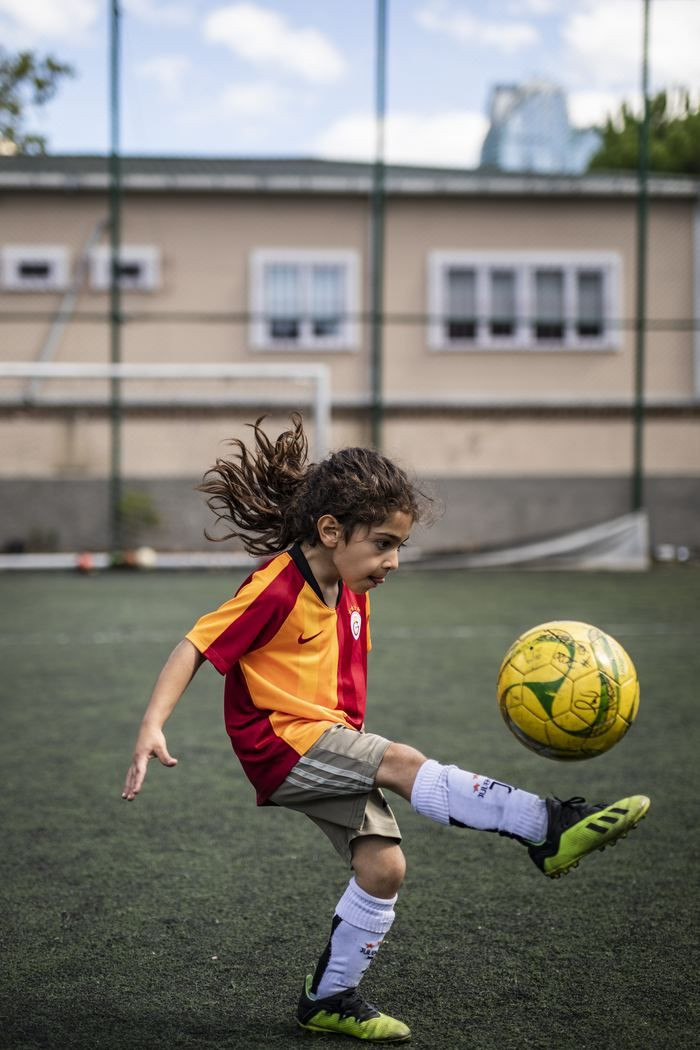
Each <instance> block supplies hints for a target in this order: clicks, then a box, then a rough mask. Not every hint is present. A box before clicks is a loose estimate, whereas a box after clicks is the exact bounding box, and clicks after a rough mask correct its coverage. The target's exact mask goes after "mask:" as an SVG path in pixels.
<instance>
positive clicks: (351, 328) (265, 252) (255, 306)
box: [249, 248, 360, 352]
mask: <svg viewBox="0 0 700 1050" xmlns="http://www.w3.org/2000/svg"><path fill="white" fill-rule="evenodd" d="M274 264H289V265H293V266H299V267H300V268H301V269H302V282H305V281H306V276H305V274H307V273H308V271H310V268H311V267H312V266H314V265H331V266H340V267H342V269H343V271H344V275H345V282H344V299H345V301H344V304H343V308H342V314H341V322H340V326H339V331H338V333H337V334H336V335H331V336H328V335H324V336H318V335H315V334H314V333H313V330H312V327H311V320H312V318H311V317H310V316H309V315H307V314H304V313H302V314H301V317H300V319H301V331H300V334H299V336H298V337H297V338H292V339H287V340H284V339H274V338H272V337H271V335H270V332H269V329H268V323H267V322H268V319H267V318H266V315H265V310H266V304H265V298H264V296H265V281H264V277H265V268H266V267H267V266H269V265H274ZM358 275H359V259H358V255H357V252H354V251H350V250H341V249H328V248H318V249H316V248H259V249H257V250H255V251H253V252H252V253H251V256H250V289H249V301H250V312H251V321H250V329H249V338H250V344H251V346H252V347H253V349H255V350H274V351H280V352H288V351H297V352H298V351H317V350H321V351H338V350H356V349H357V348H358V345H359V342H358V339H359V326H358V323H357V319H356V318H357V316H358V314H359V312H360V303H359V279H358ZM303 297H304V296H303Z"/></svg>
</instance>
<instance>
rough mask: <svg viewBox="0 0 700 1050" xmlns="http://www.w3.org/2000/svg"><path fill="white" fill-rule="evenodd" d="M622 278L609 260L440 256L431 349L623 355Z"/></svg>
mask: <svg viewBox="0 0 700 1050" xmlns="http://www.w3.org/2000/svg"><path fill="white" fill-rule="evenodd" d="M619 273H620V260H619V257H618V256H616V255H614V254H612V253H609V252H601V253H593V252H556V253H554V252H530V253H526V252H513V253H510V252H493V253H490V252H432V253H431V255H430V256H429V260H428V309H429V315H430V320H429V345H430V347H431V348H432V349H434V350H460V349H473V350H511V349H512V350H552V349H555V350H561V349H567V350H579V349H590V350H610V349H615V348H617V347H618V346H619V344H620V326H619V325H617V324H615V319H616V318H617V317H619V311H620V292H619Z"/></svg>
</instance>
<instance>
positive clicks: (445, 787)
mask: <svg viewBox="0 0 700 1050" xmlns="http://www.w3.org/2000/svg"><path fill="white" fill-rule="evenodd" d="M377 786H378V787H388V788H391V789H392V790H393V791H396V792H397V793H398V794H399V795H402V796H403V797H404V798H405V799H407V800H408V801H409V802H410V803H411V804H412V806H413V808H414V809H415V810H416V811H417V812H418V813H421V814H422V815H423V816H426V817H430V818H431V819H432V820H436V821H438V823H440V824H460V825H463V826H464V827H468V828H476V829H479V830H481V831H500V832H503V833H505V834H508V835H513V836H515V837H517V838H523V839H527V840H528V841H530V842H541V841H542V840H543V839H544V838H545V836H546V833H547V804H546V802H545V801H544V799H541V798H539V797H538V796H537V795H533V794H531V793H530V792H529V791H522V790H521V789H520V788H516V787H513V786H512V785H511V784H506V783H504V782H503V781H499V780H491V779H490V778H489V777H484V776H479V775H477V774H476V773H470V772H468V771H467V770H464V769H460V768H459V767H458V766H444V765H441V763H439V762H435V761H433V759H427V758H426V757H425V755H422V754H421V753H420V751H416V749H415V748H413V747H409V746H408V745H406V744H391V745H390V746H389V747H388V748H387V750H386V753H385V755H384V759H383V761H382V764H381V765H380V767H379V771H378V774H377Z"/></svg>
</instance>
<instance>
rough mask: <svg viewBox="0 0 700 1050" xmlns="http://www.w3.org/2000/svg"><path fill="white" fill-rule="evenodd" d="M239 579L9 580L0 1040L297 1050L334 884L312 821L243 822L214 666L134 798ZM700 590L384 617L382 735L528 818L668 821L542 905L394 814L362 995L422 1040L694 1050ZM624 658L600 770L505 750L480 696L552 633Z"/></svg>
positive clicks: (542, 899) (515, 591) (460, 835)
mask: <svg viewBox="0 0 700 1050" xmlns="http://www.w3.org/2000/svg"><path fill="white" fill-rule="evenodd" d="M240 579H241V574H238V575H233V576H228V577H226V576H223V575H215V574H180V575H176V574H173V575H170V574H160V573H153V574H134V575H130V574H128V573H124V574H120V573H111V574H104V575H97V576H94V577H88V576H79V575H75V576H73V575H63V574H60V575H28V576H21V577H13V576H5V577H3V578H1V579H0V589H1V590H2V594H3V602H2V612H1V613H0V626H1V627H2V631H1V633H0V646H1V648H2V653H3V675H2V703H1V706H0V710H1V711H2V725H3V733H2V737H1V739H0V757H1V759H2V769H3V778H4V786H5V790H4V798H3V801H4V807H3V809H4V819H3V824H4V828H5V836H4V847H3V851H2V861H1V863H2V884H1V895H2V914H3V920H2V926H3V932H2V942H3V954H4V965H3V970H4V981H3V987H2V991H1V992H0V996H1V1000H0V1001H1V1002H2V1026H1V1027H0V1046H2V1047H7V1048H12V1050H24V1048H26V1050H30V1048H32V1050H33V1048H38V1047H50V1048H66V1050H73V1048H75V1050H83V1048H86V1050H87V1048H90V1050H112V1048H117V1047H118V1048H120V1050H127V1048H132V1047H133V1048H139V1050H143V1048H149V1050H159V1048H164V1047H182V1048H199V1047H217V1048H218V1047H220V1048H234V1047H235V1048H247V1047H261V1048H267V1047H269V1048H283V1047H300V1046H303V1045H304V1043H305V1042H306V1041H307V1040H308V1039H309V1038H311V1037H308V1036H306V1035H305V1034H304V1033H301V1032H299V1031H298V1030H297V1028H296V1026H295V1023H294V1007H295V1004H296V998H297V996H298V994H299V991H300V989H301V984H302V980H303V976H304V974H305V973H307V972H308V971H309V969H310V968H311V967H312V966H313V965H314V964H315V961H316V958H317V956H318V954H319V953H320V951H321V950H322V948H323V946H324V944H325V941H326V938H327V935H328V930H329V926H330V920H331V916H332V911H333V905H334V903H335V901H336V900H337V898H338V896H339V895H340V893H341V892H342V890H343V887H344V885H345V883H346V881H347V877H348V872H347V871H345V870H344V868H343V865H342V864H341V862H340V861H339V859H338V858H337V856H336V855H335V854H334V852H333V851H332V849H331V848H330V847H329V846H328V845H327V843H326V841H325V839H324V837H323V836H322V835H320V834H319V833H318V831H317V830H316V829H315V828H314V827H313V826H312V824H311V823H310V822H309V821H307V820H305V818H303V817H301V816H299V815H297V814H292V813H286V812H281V811H278V810H274V809H263V810H257V809H256V807H255V805H254V803H253V793H252V789H251V788H250V786H249V785H248V783H247V781H246V780H245V778H244V776H243V774H242V773H241V771H240V769H239V768H238V766H237V763H236V760H235V757H234V756H233V754H232V752H231V750H230V746H229V743H228V739H227V737H226V734H225V731H224V728H223V720H222V713H221V707H222V704H221V695H222V681H221V679H220V677H219V676H218V675H217V674H216V672H214V671H213V669H211V668H209V667H205V668H202V670H201V671H200V672H199V674H198V675H197V678H196V679H195V681H194V682H193V683H192V686H191V687H190V690H189V691H188V693H187V694H186V696H185V698H184V699H183V700H182V702H181V703H180V705H179V706H178V708H177V709H176V711H175V713H174V714H173V716H172V718H171V720H170V722H169V723H168V725H167V727H166V733H167V737H168V743H169V746H170V748H171V751H172V753H173V754H175V755H176V756H177V757H178V758H179V759H180V764H179V765H178V767H176V768H174V769H164V768H162V767H160V766H159V765H158V764H157V763H155V764H154V763H151V768H150V769H149V774H148V777H147V780H146V784H145V787H144V790H143V792H142V795H141V796H140V797H139V798H138V799H137V800H136V802H134V803H132V804H126V803H124V802H123V801H122V800H121V798H120V791H121V785H122V781H123V777H124V774H125V772H126V768H127V765H128V762H129V758H130V752H131V748H132V745H133V740H134V736H135V733H136V730H137V727H138V722H139V719H140V717H141V714H142V711H143V708H144V706H145V703H146V700H147V697H148V693H149V691H150V688H151V685H152V682H153V681H154V679H155V676H156V674H157V672H158V670H159V669H160V666H161V665H162V663H163V661H164V659H165V657H166V656H167V654H168V652H169V651H170V649H171V648H172V646H173V645H174V644H175V643H176V642H177V641H178V640H179V638H180V637H181V636H182V635H183V634H184V632H185V631H186V630H187V629H188V628H189V627H190V626H191V624H192V622H193V621H194V619H195V618H196V617H197V616H198V615H199V614H200V613H201V612H204V611H206V610H207V609H209V608H211V607H213V606H214V605H216V604H218V603H219V602H220V601H223V600H224V599H225V598H227V597H228V596H229V595H230V594H231V593H232V591H233V590H235V587H236V586H237V584H238V582H240ZM699 598H700V574H699V573H698V571H697V568H696V567H695V566H684V567H669V568H663V569H656V570H654V571H652V572H651V573H648V574H639V575H636V574H635V575H627V574H619V575H618V574H615V575H605V574H592V575H588V574H568V573H561V574H556V573H553V574H547V573H522V574H511V573H465V572H456V573H449V574H433V573H430V574H428V573H422V572H406V573H400V574H398V575H397V576H396V577H395V578H394V579H392V580H391V582H390V583H389V584H388V585H387V586H386V587H385V588H383V590H382V593H381V594H379V595H377V597H376V600H375V601H374V602H373V607H372V636H373V643H374V649H373V653H372V655H371V658H370V659H371V667H370V699H369V705H368V711H369V717H368V727H369V728H370V729H371V730H374V731H376V732H380V733H383V734H385V735H388V736H390V737H392V738H394V739H401V740H404V741H406V742H407V743H411V744H413V745H414V746H417V747H418V748H420V749H421V750H422V751H424V752H425V753H426V754H429V755H431V756H433V757H435V758H438V759H440V760H443V761H454V762H457V763H459V764H461V765H464V766H465V767H466V768H470V769H473V770H475V771H477V772H482V773H486V774H489V775H491V776H493V777H496V778H498V779H504V780H508V781H510V782H515V783H517V784H519V785H521V786H523V787H527V788H530V789H531V790H535V791H538V792H540V793H542V794H551V793H556V794H558V795H560V796H561V797H568V796H569V795H573V794H583V795H585V796H586V797H588V798H591V799H597V798H599V797H600V798H606V799H612V798H617V797H621V796H622V795H625V794H628V793H631V792H640V791H641V792H645V793H647V794H649V795H651V797H652V809H651V811H650V814H649V817H648V819H647V820H646V821H645V822H644V823H643V824H642V825H641V827H640V829H639V830H638V831H636V832H635V833H634V834H633V835H631V836H630V837H629V838H628V839H626V840H625V841H624V842H623V843H621V844H619V845H618V846H617V847H616V848H615V850H608V851H606V852H605V853H603V854H596V855H595V856H594V857H593V858H591V859H589V860H587V861H586V862H585V863H584V864H582V865H581V867H580V868H579V869H577V870H576V871H575V872H573V873H572V874H571V875H569V876H567V877H566V878H564V879H560V880H558V881H556V882H552V881H550V880H547V879H544V878H543V877H542V876H541V875H540V874H539V873H538V872H537V871H536V869H535V868H534V866H533V865H532V864H531V863H530V861H529V860H528V859H527V856H526V855H525V854H524V852H523V851H522V848H521V847H519V846H518V845H517V844H515V843H513V842H511V841H508V840H504V839H502V838H499V837H498V836H495V835H484V834H477V833H474V832H469V831H462V830H458V829H444V828H440V827H438V826H437V825H433V824H431V823H429V822H427V821H425V820H423V819H421V818H419V817H418V816H417V815H416V814H414V813H413V812H412V811H411V810H410V808H409V807H408V805H407V804H406V803H404V802H403V801H402V800H398V799H397V800H392V804H394V801H395V805H394V808H395V812H396V814H397V817H398V819H399V821H400V823H401V826H402V830H403V832H404V849H405V852H406V855H407V859H408V875H407V879H406V884H405V887H404V889H403V890H402V893H401V895H400V899H399V904H398V905H397V916H398V917H397V922H396V923H395V926H394V928H393V930H392V932H391V934H390V936H389V937H388V938H387V941H386V943H385V945H384V946H383V947H382V951H381V953H380V955H379V957H378V959H377V961H376V963H375V964H374V966H373V968H372V970H371V971H370V973H369V974H368V976H367V978H366V981H365V984H364V985H363V988H364V989H365V991H366V994H367V995H368V997H369V998H371V999H373V1000H374V1001H375V1002H377V1004H378V1005H379V1006H380V1007H381V1008H382V1009H384V1010H386V1011H388V1012H393V1013H395V1015H396V1016H398V1017H401V1018H402V1019H403V1020H405V1021H406V1022H407V1023H408V1024H410V1025H411V1027H412V1029H413V1032H414V1037H413V1044H412V1045H413V1046H415V1047H417V1048H418V1047H420V1048H431V1050H443V1048H444V1050H452V1048H461V1047H464V1048H467V1047H474V1046H478V1047H479V1048H480V1050H511V1048H512V1050H515V1048H516V1047H517V1048H520V1047H533V1048H534V1047H556V1048H557V1050H569V1048H571V1050H574V1048H576V1050H587V1048H593V1047H596V1048H598V1047H600V1046H610V1047H615V1048H616V1050H646V1048H649V1050H663V1048H666V1047H674V1048H677V1047H690V1046H693V1045H698V1034H697V1020H698V1019H697V1006H698V992H697V979H696V975H697V972H698V967H697V963H698V959H697V946H696V930H697V925H698V904H697V890H696V878H695V872H696V871H697V860H698V847H697V831H696V823H697V818H696V811H697V796H696V795H695V794H694V791H693V788H694V785H696V784H697V778H696V776H695V769H696V766H697V751H698V717H697V701H696V696H697V682H698V678H699V671H700V652H699V651H698V645H697V638H698V627H699V626H700V625H699V622H698V621H699V620H700V612H699V610H700V601H699ZM564 618H571V619H582V620H588V621H590V622H593V623H596V624H597V625H598V626H600V627H602V628H604V629H606V630H609V631H611V633H613V634H615V635H616V636H617V637H618V638H619V640H620V641H621V642H622V644H623V645H625V647H626V648H627V649H628V651H629V652H630V654H631V655H632V658H633V659H634V661H635V663H636V665H637V668H638V671H639V675H640V680H641V683H642V700H641V706H640V714H639V718H638V722H637V725H635V727H634V728H633V729H632V731H631V732H630V733H629V734H628V735H627V737H625V739H624V740H623V741H622V742H621V744H620V745H619V746H618V747H617V748H615V749H614V750H613V751H611V752H610V753H609V754H607V755H605V756H602V757H600V758H597V759H595V760H593V761H591V762H585V763H581V764H575V765H570V764H566V765H560V764H557V763H553V762H549V761H547V760H545V759H541V758H538V757H537V756H535V755H533V754H531V753H530V752H528V751H526V750H525V749H524V748H522V747H521V746H520V745H519V744H518V743H517V741H515V739H514V738H513V737H512V736H511V734H510V733H508V731H507V729H506V728H505V726H504V725H503V723H502V722H501V719H500V715H499V713H498V709H497V706H496V702H495V695H494V692H495V690H494V680H495V676H496V672H497V669H498V665H499V663H500V659H501V657H502V655H503V653H504V652H505V649H506V648H507V646H508V644H509V643H510V641H511V640H512V639H513V638H514V637H515V635H516V634H518V633H520V632H521V631H522V630H524V629H525V628H527V627H529V626H532V625H534V624H536V623H540V622H542V621H544V620H548V619H564Z"/></svg>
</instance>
